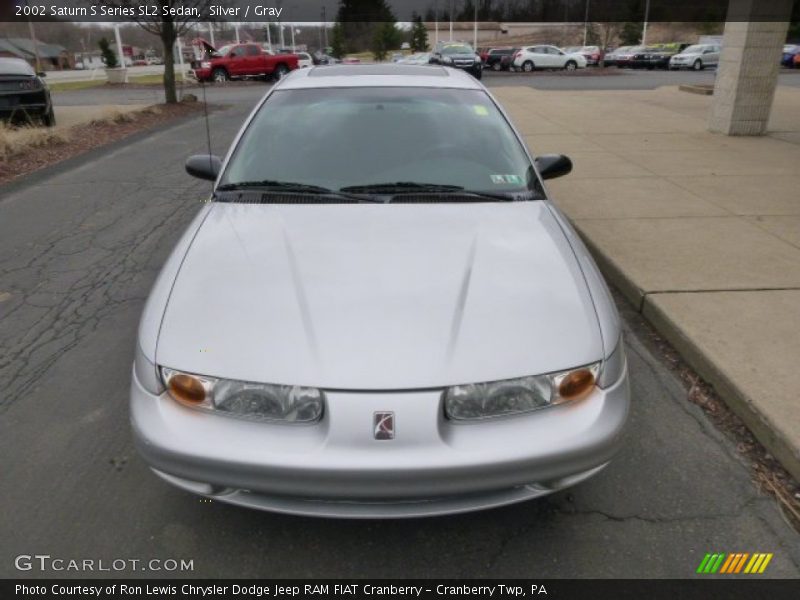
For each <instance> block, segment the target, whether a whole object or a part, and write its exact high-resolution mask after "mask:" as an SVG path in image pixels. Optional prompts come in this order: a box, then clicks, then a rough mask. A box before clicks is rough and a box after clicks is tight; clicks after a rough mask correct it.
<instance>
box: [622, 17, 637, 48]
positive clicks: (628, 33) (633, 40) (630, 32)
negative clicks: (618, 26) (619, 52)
mask: <svg viewBox="0 0 800 600" xmlns="http://www.w3.org/2000/svg"><path fill="white" fill-rule="evenodd" d="M619 41H620V44H621V45H623V46H638V45H639V43H640V42H641V41H642V24H641V23H631V22H629V23H624V24H623V25H622V31H620V32H619Z"/></svg>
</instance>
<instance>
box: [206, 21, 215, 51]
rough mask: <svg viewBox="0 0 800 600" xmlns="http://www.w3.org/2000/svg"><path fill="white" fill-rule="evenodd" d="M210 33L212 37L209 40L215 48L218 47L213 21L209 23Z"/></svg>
mask: <svg viewBox="0 0 800 600" xmlns="http://www.w3.org/2000/svg"><path fill="white" fill-rule="evenodd" d="M208 35H209V37H210V40H209V41H210V42H211V45H212V46H213V47H214V48H216V47H217V44H216V43H215V42H214V24H213V23H209V24H208Z"/></svg>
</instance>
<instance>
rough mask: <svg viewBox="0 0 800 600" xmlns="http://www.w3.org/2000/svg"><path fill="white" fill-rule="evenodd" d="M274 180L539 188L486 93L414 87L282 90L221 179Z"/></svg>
mask: <svg viewBox="0 0 800 600" xmlns="http://www.w3.org/2000/svg"><path fill="white" fill-rule="evenodd" d="M266 180H279V181H284V182H292V183H297V184H303V185H306V186H308V185H312V186H319V187H322V188H327V189H331V190H336V191H338V190H341V189H342V188H348V187H358V186H369V185H376V184H387V183H396V182H405V183H424V184H431V185H446V186H458V187H462V188H464V189H466V190H472V191H490V192H521V191H526V190H528V189H537V188H536V183H537V182H536V180H535V177H534V175H533V172H532V169H531V164H530V161H529V159H528V156H527V154H526V153H525V151H524V149H523V147H522V145H521V144H520V142H519V141H518V139H517V137H516V136H515V135H514V132H513V130H512V129H511V127H510V126H509V124H508V122H507V121H506V120H505V118H504V117H503V115H502V114H501V113H500V111H499V110H498V109H497V107H496V106H495V105H494V103H493V102H492V100H491V98H489V96H488V95H487V94H486V93H485V92H483V91H481V90H460V89H436V88H406V87H399V88H388V87H387V88H364V87H361V88H359V87H355V88H338V89H337V88H325V89H297V90H278V91H275V92H274V93H273V94H272V95H271V96H270V97H269V99H268V100H267V101H266V102H265V103H264V105H263V106H262V107H261V109H260V110H259V111H258V113H257V114H256V115H255V117H254V118H253V120H252V122H251V123H250V125H249V126H248V128H247V130H246V131H245V133H244V135H243V136H242V139H241V141H240V142H239V144H238V145H237V147H236V150H235V151H234V153H233V156H232V157H231V159H230V162H229V165H228V167H227V169H226V170H225V173H224V175H223V177H222V179H221V181H220V184H221V185H226V186H228V187H230V186H235V185H236V184H243V183H245V182H258V181H266ZM529 186H530V187H529Z"/></svg>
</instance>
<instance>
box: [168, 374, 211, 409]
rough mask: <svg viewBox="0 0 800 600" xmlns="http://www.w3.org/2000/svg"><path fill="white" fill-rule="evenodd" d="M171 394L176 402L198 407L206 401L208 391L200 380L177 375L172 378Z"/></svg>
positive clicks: (170, 380) (189, 376) (170, 381)
mask: <svg viewBox="0 0 800 600" xmlns="http://www.w3.org/2000/svg"><path fill="white" fill-rule="evenodd" d="M169 393H170V395H171V396H172V397H173V398H175V400H178V401H179V402H183V403H184V404H187V405H189V406H197V405H198V404H200V403H201V402H203V401H204V400H205V399H206V389H205V387H204V386H203V383H202V382H201V381H200V380H199V379H196V378H195V377H192V376H191V375H184V374H183V373H177V374H175V375H173V376H172V377H170V379H169Z"/></svg>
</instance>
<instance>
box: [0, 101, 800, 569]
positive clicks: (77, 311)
mask: <svg viewBox="0 0 800 600" xmlns="http://www.w3.org/2000/svg"><path fill="white" fill-rule="evenodd" d="M226 89H227V91H220V92H215V94H218V96H217V97H215V100H214V101H215V102H219V103H220V104H224V105H225V106H226V107H227V108H225V109H222V110H218V111H216V112H214V113H212V116H211V119H210V124H211V132H212V146H213V150H214V151H215V152H218V153H222V152H224V150H225V149H226V147H227V145H228V144H229V143H230V141H231V139H232V138H233V136H234V134H235V133H236V131H237V129H238V128H239V126H240V124H241V122H242V120H243V119H244V118H245V116H246V115H247V114H248V112H249V111H250V110H251V108H252V106H253V104H254V103H255V102H256V101H257V100H258V98H259V97H260V95H261V94H262V93H263V91H264V89H263V88H260V87H258V86H229V87H228V88H226ZM205 151H206V131H205V127H204V124H203V120H202V118H194V119H192V120H189V121H184V122H180V123H177V124H175V125H173V126H167V127H166V128H162V129H160V130H158V131H154V132H152V133H150V134H146V135H141V136H135V137H134V138H131V139H129V140H127V141H123V142H121V143H117V144H114V145H112V146H111V147H108V148H103V149H100V150H98V151H95V152H92V153H90V154H88V155H84V156H83V157H78V158H76V159H72V160H69V161H67V162H65V163H62V164H61V165H59V166H56V167H54V168H50V169H47V170H45V171H40V172H38V173H34V174H33V175H31V176H29V177H27V178H25V179H24V180H23V181H21V182H19V183H15V184H12V185H10V186H6V187H0V455H2V456H3V457H4V460H3V468H2V477H0V497H2V498H3V511H2V513H0V514H1V515H2V516H0V577H18V576H23V577H30V576H34V577H41V576H51V577H53V576H84V575H86V573H76V572H63V571H61V572H56V571H45V572H44V573H40V572H39V571H38V570H33V571H19V570H17V569H16V568H15V566H14V559H15V557H16V556H18V555H21V554H48V555H50V556H52V557H60V558H65V559H79V560H80V559H94V560H98V559H103V560H104V561H106V564H108V563H110V562H111V560H113V559H144V560H147V559H151V558H160V559H169V558H172V559H185V560H192V561H193V567H194V569H193V571H190V572H183V573H180V572H177V573H176V572H165V571H156V572H150V571H140V570H138V569H137V570H130V569H126V570H123V571H120V572H119V573H116V574H123V575H141V576H156V577H157V576H162V575H170V576H175V575H190V576H196V577H286V578H288V577H646V578H658V577H691V576H693V574H694V572H695V570H696V568H697V566H698V564H699V563H700V561H701V559H702V558H703V556H704V555H705V553H707V552H772V553H774V554H775V557H774V559H773V560H772V562H771V563H770V566H769V568H768V570H767V572H766V573H765V575H764V576H773V577H798V576H799V575H800V543H798V542H800V535H798V534H797V532H795V531H794V530H793V529H792V528H791V527H790V526H789V525H788V524H787V523H786V522H785V520H784V519H783V517H782V516H781V514H780V512H779V510H778V508H777V507H776V505H775V503H774V501H773V500H772V499H770V498H768V497H766V496H763V495H761V494H760V493H759V492H758V491H757V489H756V487H755V486H754V484H753V483H752V482H751V480H750V475H749V471H748V468H747V465H745V464H743V462H742V459H741V458H740V456H739V455H738V454H737V452H736V449H735V447H734V445H733V444H732V443H731V442H730V441H728V440H727V438H725V437H724V436H723V435H722V434H721V433H719V432H718V431H716V430H715V428H714V426H713V425H712V423H711V422H710V421H709V420H708V419H707V418H706V417H705V416H704V414H703V413H702V412H701V411H700V410H699V409H698V408H697V407H695V406H694V405H692V404H690V403H689V402H688V401H687V399H686V391H685V390H684V388H683V387H682V385H681V384H680V383H679V381H678V380H677V379H676V378H675V377H674V376H673V375H672V374H671V372H670V371H669V369H668V368H667V367H666V365H665V362H664V360H663V359H662V358H661V357H660V356H659V355H658V353H657V352H656V351H655V350H654V349H652V348H651V345H650V343H649V342H648V338H647V335H646V334H645V332H644V330H643V328H642V325H641V324H640V323H639V321H638V318H639V317H638V316H637V315H636V314H634V313H632V312H631V311H629V309H628V308H627V306H626V305H625V304H624V302H622V301H621V302H620V308H621V310H622V312H623V317H624V327H625V331H626V334H627V341H628V344H627V345H628V352H629V365H630V369H631V383H632V395H633V406H632V415H631V419H630V423H629V426H628V428H627V432H626V434H625V444H624V447H623V449H622V451H621V453H620V454H619V456H618V458H617V460H616V461H615V462H613V463H612V464H611V466H610V467H608V469H607V470H605V471H604V472H602V473H601V474H599V475H598V476H596V477H595V478H593V479H591V480H589V481H587V482H585V483H583V484H581V485H579V486H577V487H575V488H573V489H570V490H567V491H564V492H561V493H558V494H555V495H553V496H550V497H547V498H544V499H540V500H536V501H532V502H527V503H524V504H519V505H515V506H510V507H506V508H501V509H496V510H492V511H486V512H480V513H473V514H467V515H461V516H454V517H445V518H435V519H421V520H411V521H363V522H353V521H335V520H323V519H311V518H299V517H289V516H281V515H275V514H270V513H262V512H256V511H252V510H247V509H243V508H237V507H232V506H228V505H225V504H222V503H215V502H208V501H204V500H203V499H200V498H198V497H195V496H192V495H189V494H187V493H184V492H182V491H180V490H177V489H174V488H172V487H170V486H168V485H167V484H165V483H164V482H162V481H161V480H160V479H157V478H156V477H155V476H154V475H152V474H151V473H150V472H149V470H148V469H147V467H146V466H145V464H144V463H143V462H142V461H141V460H140V459H139V458H138V456H137V454H136V452H135V450H134V448H133V444H132V439H131V434H130V430H129V419H128V406H127V400H128V386H129V382H130V369H131V362H132V360H133V346H134V340H135V334H136V328H137V323H138V319H139V315H140V313H141V310H142V306H143V303H144V301H145V299H146V297H147V294H148V291H149V288H150V286H151V284H152V282H153V280H154V278H155V276H156V274H157V273H158V270H159V268H160V266H161V264H162V263H163V261H164V259H165V258H166V256H167V254H168V253H169V251H170V249H171V247H172V245H173V244H174V242H175V241H176V240H177V239H178V237H179V235H180V232H181V231H182V229H183V228H184V227H185V226H186V225H187V223H188V222H189V220H190V219H191V218H192V217H193V215H194V214H195V213H196V212H197V210H198V209H199V207H200V204H201V203H202V202H203V201H204V199H205V198H206V197H207V195H208V191H209V185H208V183H206V182H200V181H198V180H196V179H191V178H190V177H189V176H188V175H186V174H185V172H184V170H183V161H184V159H185V157H186V156H188V155H190V154H194V153H199V152H205ZM209 285H214V281H213V279H212V280H210V281H209ZM88 574H89V575H91V573H88ZM95 574H96V575H108V573H95Z"/></svg>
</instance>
